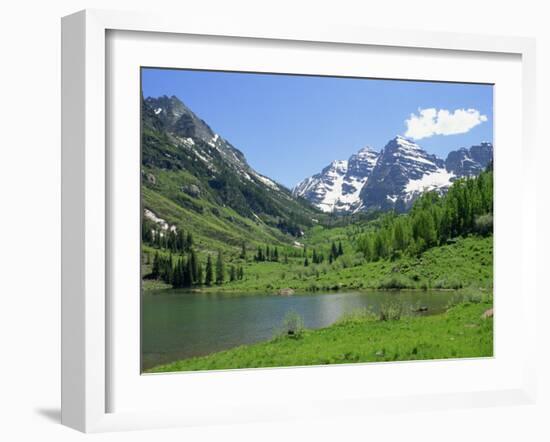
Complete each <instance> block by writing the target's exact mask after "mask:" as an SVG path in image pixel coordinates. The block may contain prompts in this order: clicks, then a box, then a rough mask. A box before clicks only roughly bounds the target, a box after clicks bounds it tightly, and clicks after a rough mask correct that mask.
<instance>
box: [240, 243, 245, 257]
mask: <svg viewBox="0 0 550 442" xmlns="http://www.w3.org/2000/svg"><path fill="white" fill-rule="evenodd" d="M240 258H241V259H244V260H245V261H246V244H245V242H244V241H243V243H242V245H241V255H240Z"/></svg>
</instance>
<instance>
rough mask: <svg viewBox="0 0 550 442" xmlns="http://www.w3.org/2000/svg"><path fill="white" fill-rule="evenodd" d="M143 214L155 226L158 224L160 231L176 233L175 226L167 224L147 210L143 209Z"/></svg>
mask: <svg viewBox="0 0 550 442" xmlns="http://www.w3.org/2000/svg"><path fill="white" fill-rule="evenodd" d="M143 214H144V215H145V218H147V219H149V220H151V221H153V222H154V223H155V224H158V225H159V227H160V228H161V229H162V230H166V231H168V230H169V231H170V232H176V231H177V228H176V226H174V225H170V224H168V222H167V221H166V220H164V219H162V218H160V217H158V216H157V215H155V214H154V213H153V212H152V211H151V210H149V209H144V210H143Z"/></svg>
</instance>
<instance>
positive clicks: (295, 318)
mask: <svg viewBox="0 0 550 442" xmlns="http://www.w3.org/2000/svg"><path fill="white" fill-rule="evenodd" d="M303 334H304V320H303V318H302V317H301V316H300V315H299V314H298V313H296V312H295V311H293V310H291V311H289V312H288V313H287V314H286V316H285V317H284V319H283V330H282V335H283V336H287V337H289V338H292V339H300V338H301V337H302V336H303Z"/></svg>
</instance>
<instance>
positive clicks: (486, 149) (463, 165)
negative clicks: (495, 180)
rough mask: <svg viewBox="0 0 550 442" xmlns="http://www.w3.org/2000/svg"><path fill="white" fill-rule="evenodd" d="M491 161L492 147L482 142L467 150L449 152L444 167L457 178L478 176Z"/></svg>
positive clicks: (463, 148)
mask: <svg viewBox="0 0 550 442" xmlns="http://www.w3.org/2000/svg"><path fill="white" fill-rule="evenodd" d="M492 159H493V145H492V144H491V143H488V142H483V143H481V144H479V145H477V146H472V147H470V148H469V149H466V148H465V147H462V148H460V149H458V150H455V151H453V152H450V153H449V155H448V156H447V159H446V160H445V167H446V168H447V170H449V171H451V172H453V173H454V174H456V175H458V176H472V175H478V174H479V173H480V172H481V171H482V170H484V169H485V168H486V167H487V165H488V164H489V163H490V162H491V160H492Z"/></svg>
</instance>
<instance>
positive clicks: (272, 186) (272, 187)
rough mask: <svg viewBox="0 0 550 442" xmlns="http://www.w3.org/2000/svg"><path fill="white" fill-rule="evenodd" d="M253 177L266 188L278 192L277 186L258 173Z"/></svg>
mask: <svg viewBox="0 0 550 442" xmlns="http://www.w3.org/2000/svg"><path fill="white" fill-rule="evenodd" d="M254 176H255V177H256V178H258V179H259V180H260V181H261V182H262V183H264V184H265V185H266V186H268V187H270V188H271V189H273V190H279V186H278V185H277V184H276V183H275V182H274V181H271V180H270V179H269V178H267V177H265V176H263V175H260V174H259V173H257V172H256V173H254Z"/></svg>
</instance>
